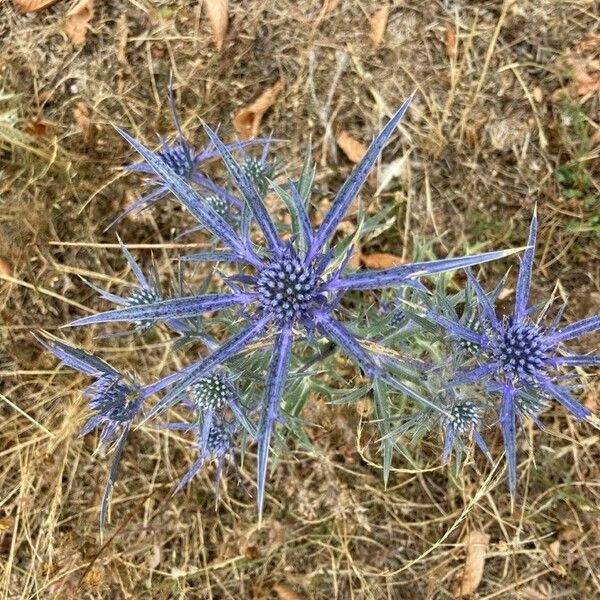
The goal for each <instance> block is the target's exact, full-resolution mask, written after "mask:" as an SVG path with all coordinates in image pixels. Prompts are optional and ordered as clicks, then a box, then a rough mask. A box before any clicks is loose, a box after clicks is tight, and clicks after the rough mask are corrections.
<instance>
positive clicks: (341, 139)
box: [335, 129, 367, 163]
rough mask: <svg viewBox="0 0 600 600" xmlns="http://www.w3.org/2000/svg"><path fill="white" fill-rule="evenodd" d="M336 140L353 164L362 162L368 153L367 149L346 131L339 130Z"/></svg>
mask: <svg viewBox="0 0 600 600" xmlns="http://www.w3.org/2000/svg"><path fill="white" fill-rule="evenodd" d="M335 139H336V141H337V143H338V146H339V147H340V148H341V149H342V152H343V153H344V154H345V155H346V156H347V157H348V159H349V160H351V161H352V162H353V163H357V162H360V161H361V160H362V157H363V156H364V155H365V153H366V151H367V147H366V146H365V145H364V144H363V143H362V142H359V141H358V140H355V139H354V138H353V137H352V136H351V135H350V134H349V133H348V132H347V131H346V130H345V129H338V130H337V133H336V134H335Z"/></svg>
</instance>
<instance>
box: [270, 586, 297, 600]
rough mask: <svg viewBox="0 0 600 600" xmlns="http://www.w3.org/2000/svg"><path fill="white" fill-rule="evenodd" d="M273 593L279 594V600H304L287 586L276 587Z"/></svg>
mask: <svg viewBox="0 0 600 600" xmlns="http://www.w3.org/2000/svg"><path fill="white" fill-rule="evenodd" d="M273 591H274V592H276V593H277V596H278V598H279V600H304V599H303V598H302V596H300V595H298V594H296V592H294V590H292V589H290V588H289V587H288V586H287V585H276V586H275V587H274V588H273Z"/></svg>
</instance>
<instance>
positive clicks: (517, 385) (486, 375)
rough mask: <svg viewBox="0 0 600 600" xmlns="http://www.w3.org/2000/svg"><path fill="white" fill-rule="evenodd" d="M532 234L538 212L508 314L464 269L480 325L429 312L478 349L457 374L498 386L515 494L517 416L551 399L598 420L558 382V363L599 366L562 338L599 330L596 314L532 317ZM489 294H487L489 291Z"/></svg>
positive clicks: (583, 417)
mask: <svg viewBox="0 0 600 600" xmlns="http://www.w3.org/2000/svg"><path fill="white" fill-rule="evenodd" d="M536 239H537V215H536V214H535V213H534V216H533V218H532V220H531V225H530V228H529V239H528V244H527V250H526V251H525V253H524V255H523V258H522V261H521V268H520V271H519V276H518V279H517V287H516V297H515V306H514V309H513V312H512V314H511V315H510V316H505V317H499V316H498V314H497V311H496V309H495V307H494V305H493V302H492V300H491V299H490V296H488V295H487V294H486V293H485V292H484V290H483V289H482V287H481V286H480V285H479V283H478V281H477V280H476V279H475V277H474V276H473V275H472V273H471V272H470V271H468V272H467V276H468V278H469V283H470V285H471V286H472V288H473V290H474V292H475V294H476V297H477V300H478V310H479V311H480V314H481V320H480V322H481V323H482V324H483V327H482V328H481V330H479V331H477V330H475V329H474V328H470V327H466V326H465V325H464V324H462V323H459V322H458V321H456V320H452V319H449V318H448V317H446V316H442V315H440V314H437V313H435V312H433V311H430V312H429V313H428V317H429V318H430V319H431V320H432V321H434V322H436V323H438V324H439V325H441V326H442V327H444V328H445V329H447V331H448V332H449V333H451V334H452V335H454V336H456V337H457V338H459V339H460V340H463V341H464V342H467V343H470V344H474V347H476V348H477V349H478V351H477V355H476V366H474V367H473V368H471V369H469V370H467V371H466V372H465V373H463V374H462V375H461V376H460V380H461V381H463V382H467V381H472V382H473V381H482V380H487V382H488V383H487V385H488V388H489V389H490V390H492V391H500V393H501V396H502V400H501V403H500V407H499V409H498V413H499V416H498V422H499V424H500V428H501V430H502V435H503V439H504V444H505V447H506V456H507V463H508V477H509V485H510V490H511V494H512V495H513V496H514V492H515V488H516V482H517V472H516V464H517V462H516V419H517V417H522V418H523V417H527V416H531V417H535V418H536V419H537V415H538V414H539V412H540V411H541V410H542V409H543V408H544V407H545V406H547V405H548V402H549V400H550V399H551V398H554V399H556V400H557V401H558V402H559V403H560V404H562V405H563V406H564V407H565V408H566V409H567V410H568V411H569V412H570V413H571V414H572V415H574V416H575V417H576V418H577V419H581V420H585V421H588V422H590V423H592V424H593V425H595V426H596V427H598V425H599V423H600V421H599V420H598V417H596V416H595V415H593V414H592V412H591V411H590V410H589V409H588V408H586V407H585V406H583V405H582V404H580V403H579V402H577V401H576V400H575V398H573V396H572V395H571V393H570V390H569V388H568V387H566V386H565V385H563V376H562V369H563V368H564V367H572V366H600V356H589V355H578V354H573V353H571V352H569V351H568V350H567V349H566V348H565V347H564V343H565V342H567V341H569V340H572V339H575V338H577V337H579V336H581V335H584V334H588V333H591V332H594V331H598V330H600V315H596V316H592V317H588V318H587V319H583V320H581V321H577V322H576V323H573V324H572V325H567V326H566V327H563V328H560V327H559V320H560V317H561V314H562V311H560V313H559V315H558V317H557V318H555V319H554V320H553V322H552V323H550V324H549V325H548V324H547V323H546V321H547V311H548V310H549V308H550V306H551V303H550V302H549V303H547V304H546V307H545V308H544V309H543V310H542V311H541V312H539V314H538V315H537V318H534V314H535V312H536V311H535V307H534V308H529V307H528V300H529V293H530V287H531V277H532V271H533V262H534V256H535V245H536ZM493 296H494V295H492V297H493Z"/></svg>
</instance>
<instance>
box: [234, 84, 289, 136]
mask: <svg viewBox="0 0 600 600" xmlns="http://www.w3.org/2000/svg"><path fill="white" fill-rule="evenodd" d="M282 89H283V79H280V80H279V81H278V82H277V83H276V84H275V85H274V86H272V87H270V88H268V89H266V90H265V91H264V92H263V93H262V94H261V95H260V96H259V97H258V98H257V99H256V100H255V101H254V102H253V103H252V104H250V105H249V106H246V107H245V108H240V110H238V111H237V113H236V114H235V116H234V117H233V127H234V129H235V131H236V133H237V134H238V135H239V136H240V138H242V139H243V140H248V139H250V138H253V137H256V136H257V135H258V128H259V127H260V122H261V121H262V118H263V115H264V114H265V113H266V112H267V110H269V108H271V106H273V104H275V101H276V100H277V96H279V93H280V92H281V90H282Z"/></svg>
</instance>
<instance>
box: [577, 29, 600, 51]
mask: <svg viewBox="0 0 600 600" xmlns="http://www.w3.org/2000/svg"><path fill="white" fill-rule="evenodd" d="M596 51H600V35H599V34H597V33H591V34H590V35H588V36H586V38H585V39H583V40H582V41H581V42H579V43H578V44H577V52H579V53H580V54H588V53H591V52H596Z"/></svg>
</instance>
